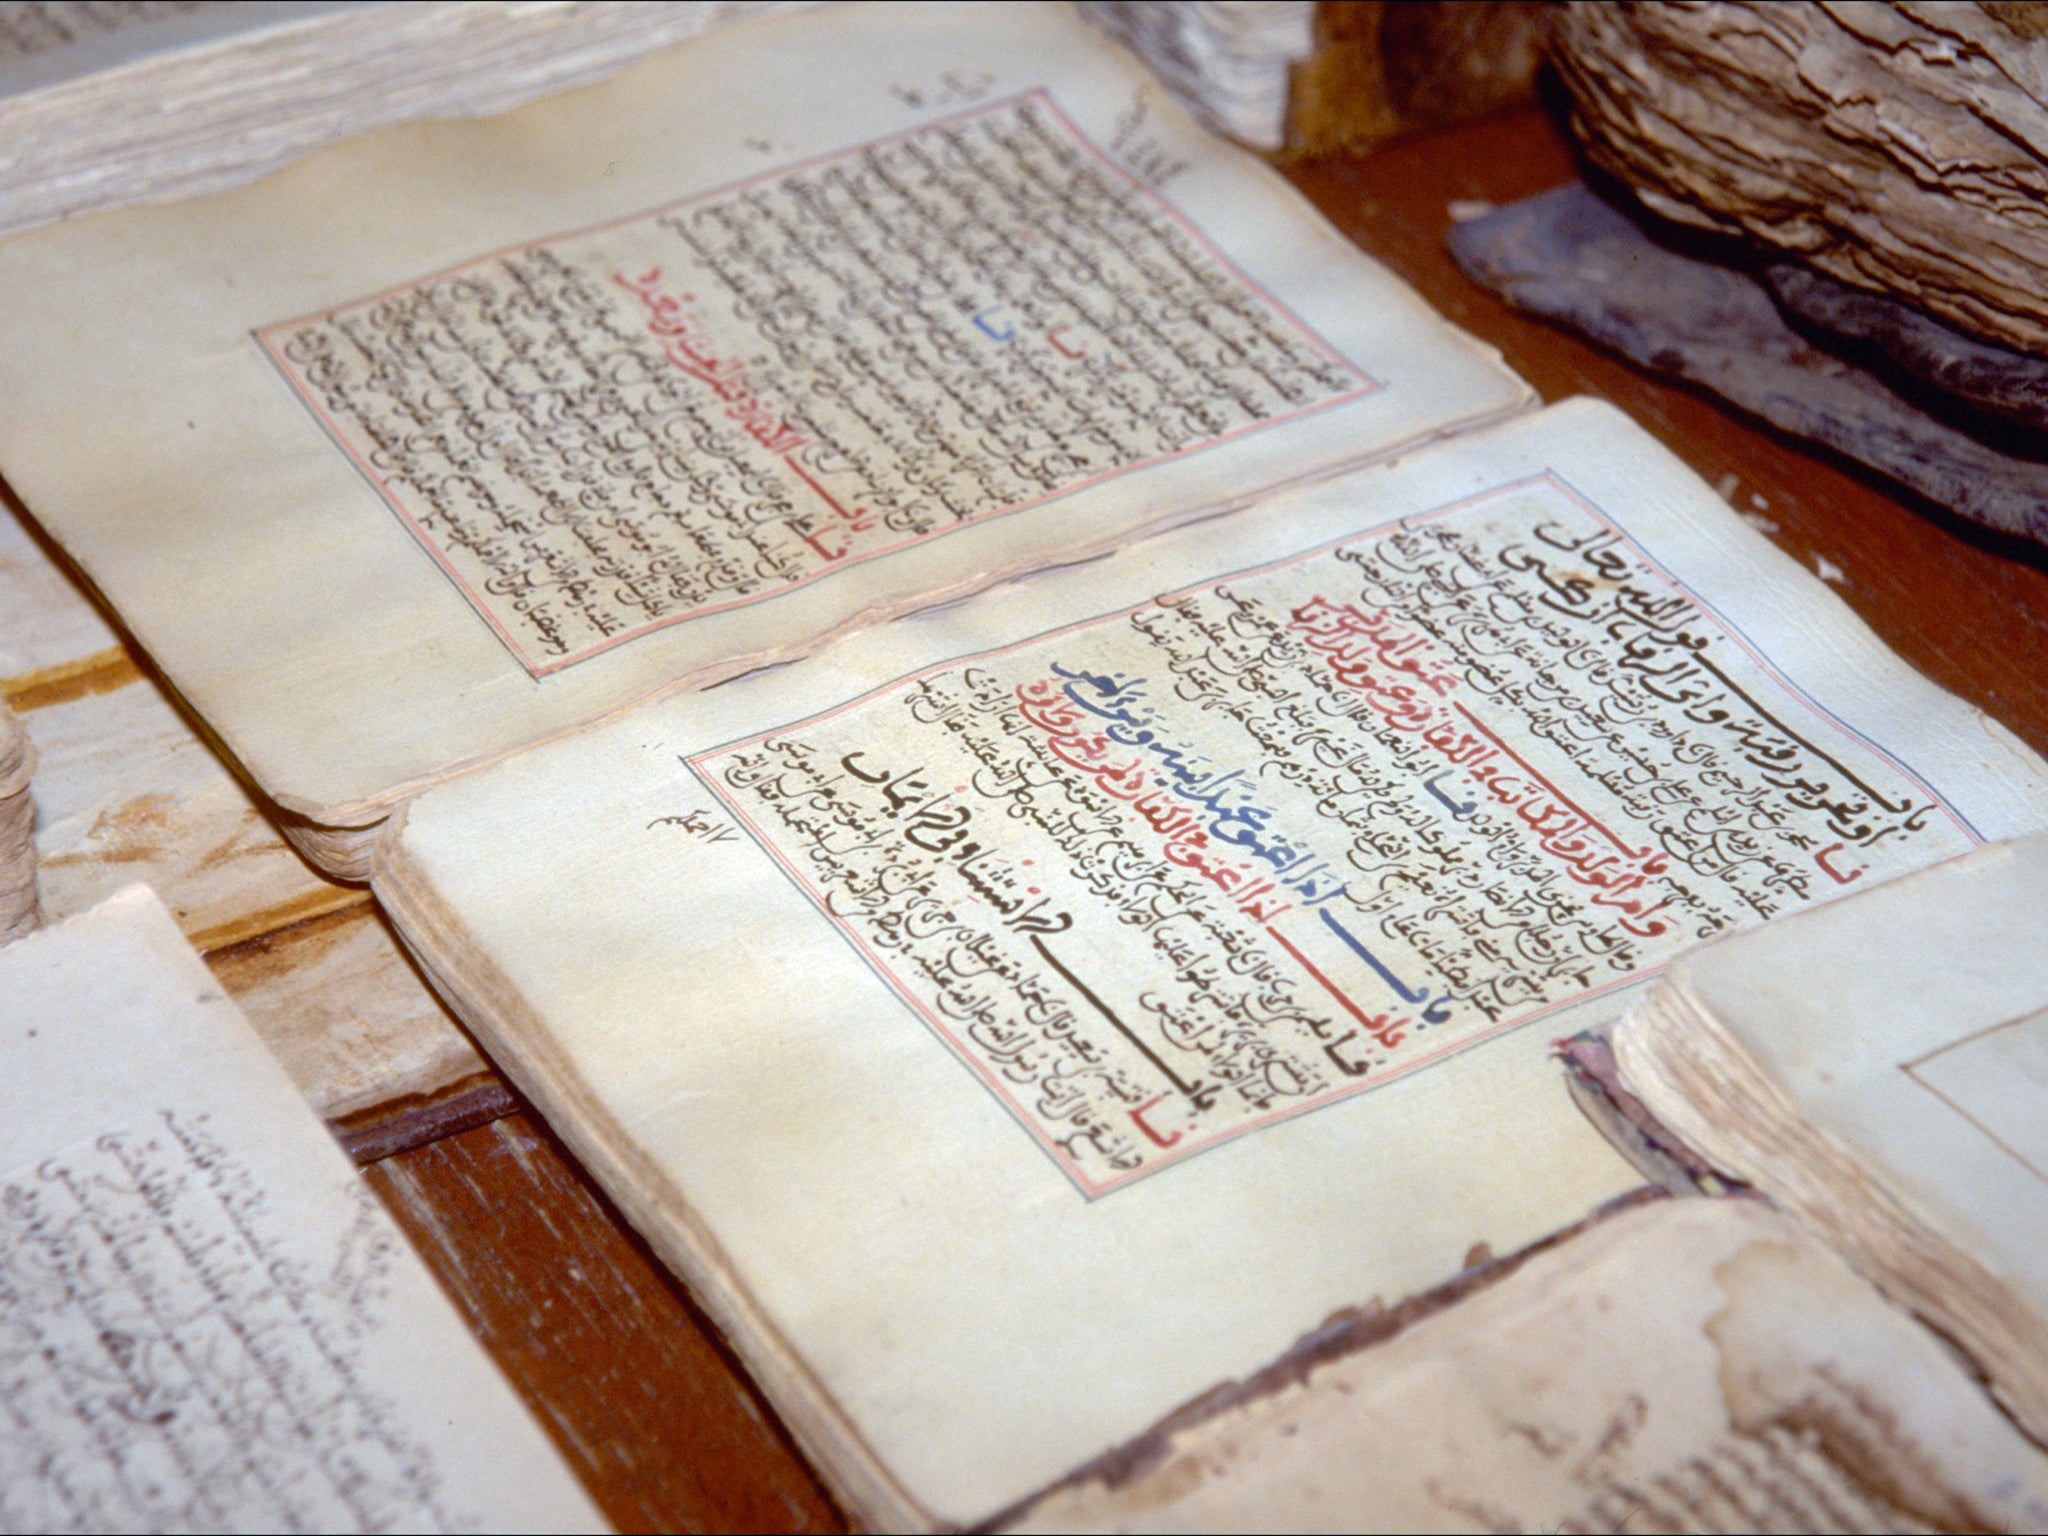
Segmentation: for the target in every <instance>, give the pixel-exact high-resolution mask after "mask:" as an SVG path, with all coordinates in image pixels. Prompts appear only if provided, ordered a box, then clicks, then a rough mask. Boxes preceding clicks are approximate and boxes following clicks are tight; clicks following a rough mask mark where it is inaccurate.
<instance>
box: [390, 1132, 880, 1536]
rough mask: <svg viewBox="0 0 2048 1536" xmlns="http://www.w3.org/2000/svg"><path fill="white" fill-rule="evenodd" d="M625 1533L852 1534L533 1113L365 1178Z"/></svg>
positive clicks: (414, 1154) (690, 1309) (699, 1319)
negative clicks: (534, 1119)
mask: <svg viewBox="0 0 2048 1536" xmlns="http://www.w3.org/2000/svg"><path fill="white" fill-rule="evenodd" d="M366 1176H367V1177H368V1179H369V1181H370V1184H371V1186H372V1187H373V1188H374V1189H375V1190H376V1191H377V1193H378V1194H379V1195H381V1196H382V1197H383V1198H384V1201H385V1203H386V1204H387V1205H388V1206H389V1207H390V1208H391V1211H392V1213H393V1214H394V1215H395V1216H396V1217H397V1218H398V1221H399V1224H400V1225H401V1226H403V1227H404V1228H405V1230H406V1232H407V1233H408V1234H409V1235H410V1236H411V1238H412V1239H413V1242H414V1243H415V1244H416V1245H417V1246H418V1247H419V1249H420V1251H421V1252H422V1253H423V1254H424V1255H425V1256H426V1260H427V1263H428V1264H429V1265H430V1266H431V1267H432V1268H433V1269H434V1271H435V1272H436V1274H438V1275H439V1276H440V1279H441V1283H442V1284H443V1285H444V1286H446V1287H447V1289H448V1292H449V1294H450V1295H451V1296H453V1297H454V1299H455V1302H456V1305H457V1306H458V1307H460V1308H461V1310H462V1313H463V1315H464V1316H465V1317H466V1318H467V1319H468V1320H469V1324H470V1326H471V1327H472V1328H473V1329H474V1330H475V1331H476V1334H477V1337H478V1338H480V1339H481V1340H482V1341H483V1343H484V1347H485V1348H486V1349H488V1350H489V1351H490V1352H491V1354H492V1356H493V1357H494V1358H495V1359H496V1360H497V1361H498V1364H499V1365H500V1367H501V1368H503V1370H504V1371H505V1374H506V1375H507V1376H508V1377H510V1378H511V1380H512V1383H513V1385H514V1386H515V1387H517V1388H518V1389H519V1391H520V1392H521V1393H522V1394H523V1395H524V1396H525V1397H526V1400H527V1401H528V1402H529V1403H530V1404H531V1405H532V1407H533V1409H534V1411H535V1412H536V1414H537V1415H538V1416H539V1418H540V1420H541V1422H542V1424H543V1425H545V1426H546V1427H547V1428H548V1430H549V1432H550V1433H552V1434H553V1435H554V1437H555V1440H556V1443H557V1444H559V1445H560V1446H561V1447H562V1450H563V1452H564V1454H565V1455H567V1456H568V1458H569V1461H570V1464H571V1465H572V1466H573V1467H574V1468H575V1469H576V1470H577V1472H578V1474H579V1475H580V1476H581V1477H582V1478H583V1480H584V1484H585V1486H587V1487H588V1488H589V1489H590V1491H591V1494H592V1496H593V1497H595V1498H596V1500H597V1502H598V1504H599V1505H600V1506H601V1507H602V1508H603V1509H604V1512H605V1514H606V1515H607V1516H609V1517H610V1518H611V1519H612V1520H613V1521H614V1522H616V1523H617V1524H618V1526H619V1528H620V1529H621V1530H626V1531H633V1530H680V1531H708V1530H749V1531H751V1530H759V1531H768V1530H786V1531H830V1530H843V1529H844V1528H845V1527H844V1522H843V1521H842V1519H841V1518H840V1515H839V1513H838V1511H837V1510H836V1509H835V1508H834V1507H833V1506H832V1504H831V1502H830V1501H829V1500H828V1499H827V1497H826V1495H825V1493H824V1491H823V1490H822V1489H821V1488H820V1487H819V1485H818V1484H817V1482H816V1480H815V1479H814V1478H813V1477H812V1476H811V1474H810V1471H809V1470H808V1468H806V1467H805V1465H804V1463H803V1460H802V1459H801V1458H800V1457H799V1456H798V1455H797V1453H796V1451H795V1450H794V1449H793V1448H792V1447H791V1446H790V1444H789V1443H788V1441H787V1440H786V1439H785V1438H784V1436H783V1434H782V1432H781V1431H780V1429H779V1428H778V1427H777V1426H776V1424H775V1422H774V1420H773V1417H772V1415H771V1414H770V1413H769V1411H768V1409H767V1408H766V1407H765V1406H764V1405H763V1404H762V1403H761V1401H760V1399H759V1398H758V1397H757V1396H756V1394H755V1393H754V1391H753V1388H752V1387H751V1385H750V1384H749V1383H748V1382H747V1380H746V1378H745V1376H744V1375H743V1374H742V1373H741V1372H740V1370H739V1367H738V1366H737V1365H735V1364H734V1363H733V1361H732V1359H731V1357H730V1356H729V1355H728V1354H727V1353H726V1352H725V1351H724V1349H723V1348H722V1347H721V1346H720V1345H719V1344H718V1343H717V1342H716V1335H715V1333H714V1331H713V1330H712V1328H711V1325H710V1324H709V1323H708V1322H707V1321H706V1320H705V1319H704V1317H703V1315H702V1314H701V1313H699V1312H698V1311H697V1310H696V1308H695V1307H694V1306H692V1305H691V1303H690V1302H689V1300H688V1298H687V1297H686V1296H685V1295H684V1294H683V1292H682V1290H681V1288H680V1287H679V1286H678V1285H677V1284H676V1283H675V1282H674V1281H673V1280H672V1279H670V1278H669V1276H668V1274H667V1272H666V1271H665V1270H664V1269H663V1268H662V1267H661V1265H660V1263H659V1261H657V1260H656V1259H655V1258H654V1257H653V1255H652V1254H650V1253H649V1252H648V1251H647V1249H646V1248H645V1247H644V1246H643V1245H642V1244H641V1243H640V1242H639V1241H638V1240H637V1239H635V1238H634V1237H632V1236H631V1235H630V1233H629V1232H628V1231H627V1229H626V1228H625V1226H624V1224H623V1223H622V1222H621V1220H620V1219H619V1216H618V1214H617V1212H615V1211H614V1210H613V1209H612V1207H611V1206H610V1204H609V1203H608V1202H606V1201H605V1199H604V1197H603V1196H602V1195H601V1194H599V1193H598V1192H597V1190H596V1189H595V1188H594V1187H593V1186H592V1185H591V1184H590V1182H589V1181H588V1179H587V1178H586V1177H585V1176H584V1174H583V1173H582V1171H581V1170H580V1169H579V1168H577V1167H576V1165H575V1164H574V1163H573V1162H572V1161H570V1159H569V1158H568V1156H567V1154H566V1153H564V1152H563V1150H562V1149H561V1148H560V1146H559V1145H558V1144H557V1143H556V1142H555V1141H554V1140H553V1139H552V1138H551V1137H549V1136H548V1135H547V1134H546V1133H545V1132H544V1131H543V1130H541V1129H540V1128H539V1127H538V1125H537V1124H536V1123H535V1122H534V1121H532V1120H531V1119H529V1118H528V1117H527V1116H526V1115H524V1114H516V1115H511V1116H508V1117H506V1118H504V1119H501V1120H497V1121H495V1122H493V1123H492V1124H490V1125H486V1126H481V1127H478V1128H477V1129H475V1130H470V1131H465V1132H463V1133H461V1134H459V1135H454V1136H448V1137H444V1138H442V1139H441V1140H439V1141H436V1142H433V1143H431V1144H429V1145H427V1146H422V1147H417V1148H414V1149H413V1150H411V1151H408V1152H403V1153H400V1154H399V1155H397V1156H395V1157H391V1158H387V1159H385V1160H384V1161H382V1162H379V1163H374V1164H372V1165H371V1166H370V1167H369V1169H368V1170H366Z"/></svg>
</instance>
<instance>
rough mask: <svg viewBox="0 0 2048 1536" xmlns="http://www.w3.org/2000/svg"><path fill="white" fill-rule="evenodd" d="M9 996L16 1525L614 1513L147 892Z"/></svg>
mask: <svg viewBox="0 0 2048 1536" xmlns="http://www.w3.org/2000/svg"><path fill="white" fill-rule="evenodd" d="M0 998H5V999H6V1008H5V1010H4V1012H0V1059H4V1060H5V1061H6V1063H7V1070H6V1072H5V1073H0V1427H4V1432H0V1529H5V1530H9V1531H114V1530H119V1531H169V1530H355V1531H380V1530H432V1531H457V1530H462V1531H474V1530H504V1531H520V1530H551V1531H552V1530H564V1531H571V1530H573V1531H598V1530H603V1529H604V1528H605V1526H604V1522H603V1520H602V1518H601V1517H600V1516H599V1515H598V1513H597V1511H596V1510H595V1509H594V1508H593V1507H592V1506H591V1504H590V1502H589V1500H588V1499H587V1498H585V1497H584V1495H583V1493H582V1491H581V1490H580V1489H579V1488H578V1487H577V1486H576V1483H575V1480H574V1479H573V1478H572V1477H571V1476H570V1475H569V1471H568V1469H567V1468H566V1467H565V1466H564V1465H563V1463H562V1460H561V1458H560V1456H559V1455H558V1454H557V1453H556V1451H555V1449H554V1447H553V1446H551V1445H550V1444H549V1443H548V1441H547V1438H546V1437H545V1436H544V1435H543V1434H542V1433H541V1431H540V1427H539V1426H538V1425H537V1424H535V1423H534V1421H533V1420H532V1419H531V1418H530V1417H529V1416H528V1415H527V1414H526V1412H525V1411H524V1409H522V1408H521V1407H520V1405H519V1402H518V1400H517V1399H516V1398H515V1397H514V1396H513V1395H512V1392H511V1389H510V1388H509V1387H508V1386H507V1385H506V1383H505V1381H504V1379H503V1378H502V1377H501V1376H499V1375H498V1373H497V1371H496V1370H495V1369H494V1368H493V1367H492V1365H491V1363H490V1361H489V1360H488V1359H487V1358H486V1357H485V1355H484V1353H483V1351H482V1350H481V1349H480V1348H479V1347H478V1346H477V1344H476V1342H475V1340H473V1339H471V1338H470V1337H469V1336H468V1335H467V1334H466V1333H465V1331H464V1330H463V1327H462V1323H461V1320H460V1318H459V1317H458V1316H457V1314H456V1312H455V1310H454V1308H453V1307H452V1306H450V1305H449V1302H448V1300H447V1298H446V1297H444V1296H443V1295H442V1294H441V1292H440V1290H439V1289H438V1287H437V1286H436V1285H435V1283H434V1280H433V1278H432V1277H431V1276H430V1275H429V1274H428V1273H427V1270H426V1268H425V1266H424V1265H422V1264H421V1263H420V1261H419V1260H418V1259H417V1258H416V1257H415V1256H414V1255H413V1253H412V1252H411V1250H410V1249H408V1248H407V1247H406V1244H405V1240H404V1238H403V1237H401V1236H400V1235H399V1232H398V1229H397V1227H396V1226H395V1225H394V1224H393V1222H392V1220H391V1218H390V1217H389V1216H388V1215H386V1214H385V1212H384V1210H383V1208H382V1207H381V1206H379V1205H378V1204H377V1202H376V1199H375V1198H374V1197H373V1196H372V1195H371V1194H370V1192H369V1190H368V1189H367V1188H366V1187H365V1185H364V1184H363V1183H362V1181H361V1179H359V1178H358V1177H357V1175H356V1171H355V1169H354V1168H353V1167H352V1166H351V1165H350V1163H349V1161H348V1159H347V1157H346V1156H344V1155H343V1153H342V1152H341V1150H340V1149H339V1148H337V1147H336V1146H335V1144H334V1142H333V1140H332V1139H331V1138H330V1137H329V1136H328V1135H327V1133H326V1131H325V1130H324V1129H323V1128H322V1127H321V1125H320V1123H319V1121H317V1120H316V1119H315V1118H314V1117H313V1116H312V1115H311V1114H310V1113H308V1112H307V1109H306V1106H305V1105H304V1104H303V1103H302V1102H300V1100H299V1096H298V1094H297V1093H296V1092H295V1091H294V1089H293V1086H292V1084H291V1083H290V1082H289V1081H288V1080H287V1079H286V1077H285V1076H284V1074H283V1073H282V1072H281V1071H280V1070H279V1069H278V1066H277V1064H276V1062H275V1061H273V1060H272V1059H271V1057H270V1055H269V1053H268V1052H267V1051H266V1050H265V1049H264V1047H263V1045H262V1044H261V1043H260V1042H259V1041H258V1040H257V1039H256V1037H255V1036H254V1034H253V1033H252V1032H251V1031H250V1029H249V1026H248V1025H247V1024H246V1023H245V1022H243V1020H242V1019H241V1017H240V1016H239V1015H238V1014H237V1012H236V1010H235V1006H234V1004H233V1003H232V1002H230V1001H228V999H227V998H226V997H224V996H223V995H222V993H221V991H220V989H219V988H218V986H217V985H216V984H215V983H214V980H213V978H212V977H211V976H209V975H208V974H207V971H206V968H205V966H203V965H202V964H201V963H200V961H199V959H198V957H197V956H196V955H194V954H193V952H192V951H191V949H190V948H189V947H188V946H187V945H186V943H185V940H184V938H183V936H182V935H181V934H180V933H179V932H178V929H177V926H176V925H175V924H174V923H173V922H172V920H171V917H170V915H169V913H167V912H166V911H165V910H164V908H163V906H162V905H161V904H160V903H159V902H158V901H157V900H156V898H155V897H154V896H153V895H152V894H151V893H150V891H149V890H148V888H147V887H144V886H131V887H129V888H128V889H127V890H124V891H122V892H120V893H118V894H116V895H115V896H113V897H111V898H109V899H108V900H107V901H106V902H104V903H102V904H101V905H99V906H97V907H95V908H93V909H92V910H91V911H90V912H88V913H85V914H83V915H80V916H77V917H74V918H71V919H68V920H66V921H64V922H61V923H58V924H56V925H54V926H53V927H50V928H48V929H45V930H43V931H42V932H39V933H35V934H31V935H29V936H28V937H27V938H23V939H20V940H17V941H16V942H14V943H12V944H8V945H6V946H4V947H0Z"/></svg>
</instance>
